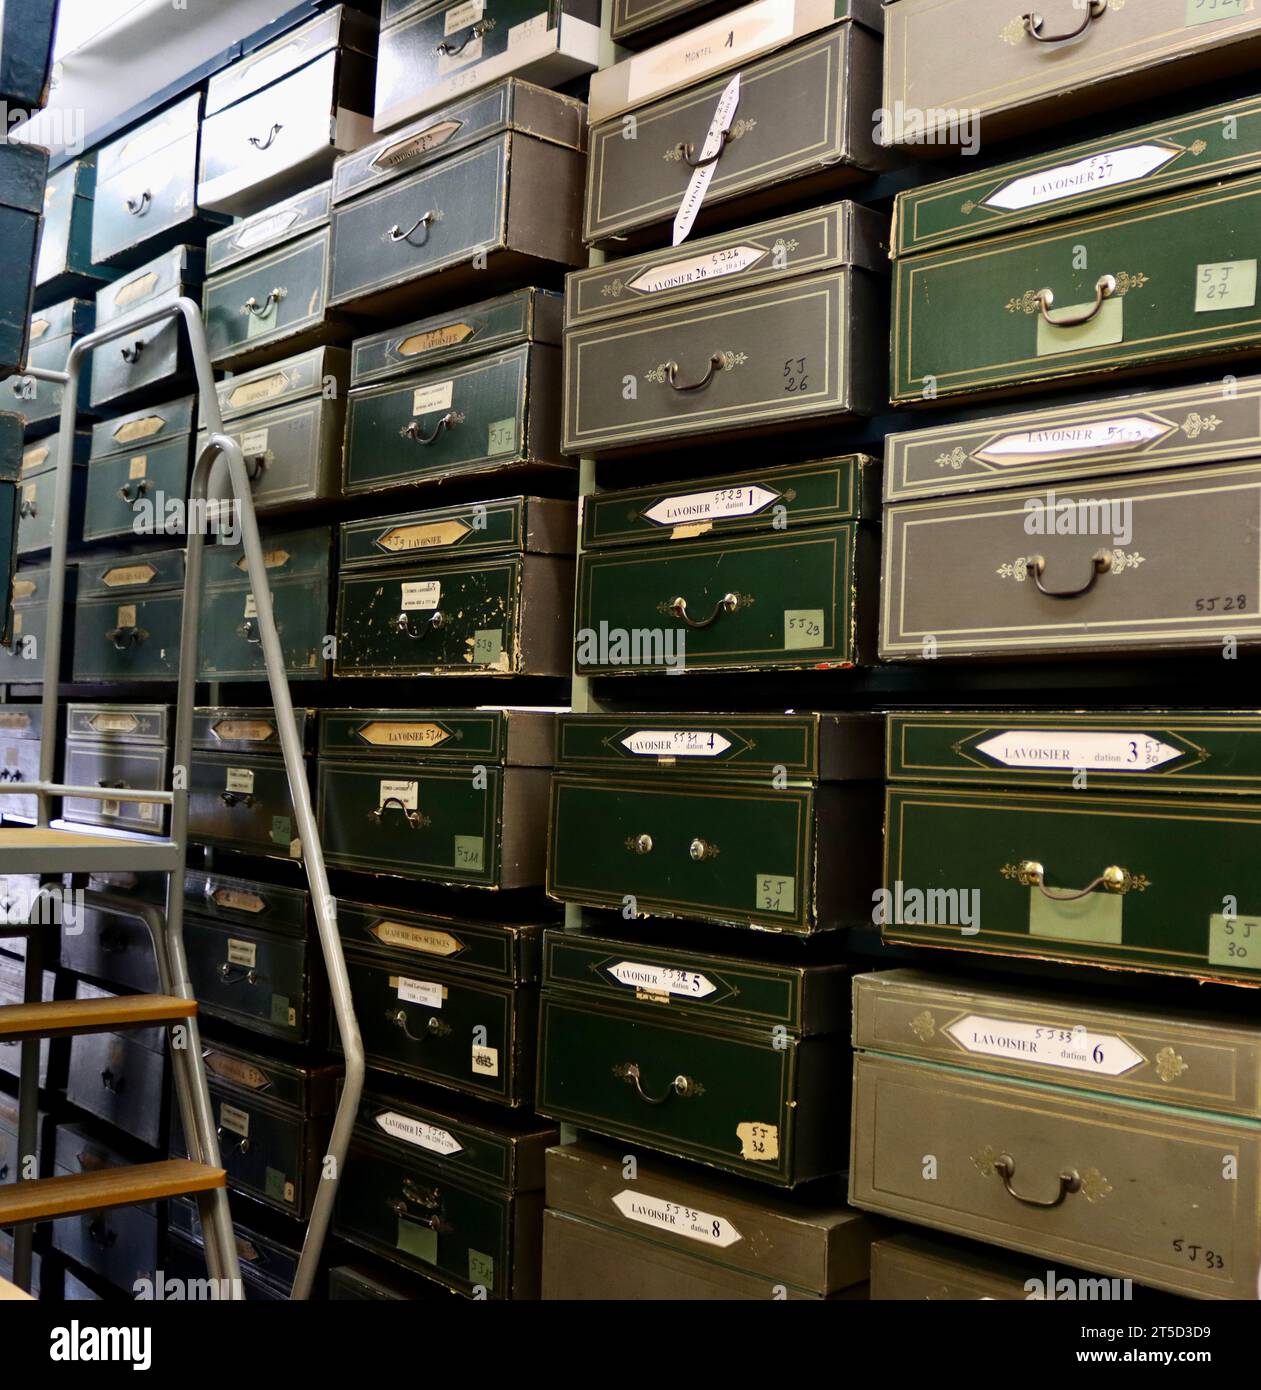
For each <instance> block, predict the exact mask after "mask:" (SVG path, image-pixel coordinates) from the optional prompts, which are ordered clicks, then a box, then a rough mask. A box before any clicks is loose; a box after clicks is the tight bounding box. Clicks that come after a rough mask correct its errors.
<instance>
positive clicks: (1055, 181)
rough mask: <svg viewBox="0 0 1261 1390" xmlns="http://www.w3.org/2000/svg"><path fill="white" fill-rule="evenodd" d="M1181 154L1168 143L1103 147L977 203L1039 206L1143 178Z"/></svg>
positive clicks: (1004, 207)
mask: <svg viewBox="0 0 1261 1390" xmlns="http://www.w3.org/2000/svg"><path fill="white" fill-rule="evenodd" d="M1181 153H1182V151H1181V150H1180V149H1175V148H1174V147H1173V146H1171V145H1155V144H1143V145H1123V146H1122V147H1121V148H1120V149H1116V150H1103V151H1101V152H1100V153H1099V154H1092V155H1087V156H1086V157H1085V158H1084V159H1075V160H1073V161H1072V162H1071V163H1068V164H1053V165H1051V166H1050V167H1049V168H1047V169H1039V170H1038V171H1037V172H1036V173H1033V174H1022V175H1021V177H1020V178H1018V179H1012V180H1011V181H1010V182H1008V183H1004V184H1000V185H999V186H998V187H997V188H996V189H995V190H994V191H993V193H989V194H987V195H986V196H985V197H984V198H982V199H981V206H982V207H988V208H1000V209H1002V210H1003V211H1004V212H1018V211H1020V210H1021V209H1023V208H1037V207H1042V206H1043V205H1044V204H1046V203H1057V202H1059V201H1060V199H1062V198H1076V197H1077V196H1078V195H1079V194H1082V193H1092V192H1094V191H1095V190H1096V189H1099V188H1116V187H1117V186H1118V185H1120V184H1126V183H1133V182H1134V181H1135V180H1136V179H1145V178H1146V177H1147V176H1148V175H1149V174H1154V173H1155V172H1156V170H1157V169H1163V168H1164V167H1165V165H1166V164H1168V163H1169V161H1170V160H1171V159H1177V157H1178V156H1179V155H1180V154H1181Z"/></svg>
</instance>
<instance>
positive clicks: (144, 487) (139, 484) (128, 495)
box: [118, 478, 153, 502]
mask: <svg viewBox="0 0 1261 1390" xmlns="http://www.w3.org/2000/svg"><path fill="white" fill-rule="evenodd" d="M152 486H153V484H152V483H151V482H150V481H149V479H148V478H140V479H138V480H137V481H136V482H134V483H124V484H123V485H122V487H120V488H119V489H118V495H119V496H120V497H121V498H122V499H123V501H124V502H138V501H139V500H140V498H142V497H143V496H144V495H145V493H146V492H148V491H149V489H150V488H151V487H152Z"/></svg>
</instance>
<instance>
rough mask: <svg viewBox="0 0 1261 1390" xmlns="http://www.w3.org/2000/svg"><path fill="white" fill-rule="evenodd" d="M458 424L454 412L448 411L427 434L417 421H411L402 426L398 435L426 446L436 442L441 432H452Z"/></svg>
mask: <svg viewBox="0 0 1261 1390" xmlns="http://www.w3.org/2000/svg"><path fill="white" fill-rule="evenodd" d="M459 423H460V421H459V418H458V417H457V416H456V414H455V412H454V411H453V410H448V411H447V413H446V414H445V415H444V416H443V417H442V419H441V420H439V421H438V423H437V424H436V425H435V426H434V427H433V429H432V431H431V432H430V433H429V434H426V433H425V431H424V429H423V428H422V427H421V424H420V421H419V420H413V421H412V422H411V424H410V425H404V426H403V428H402V429H401V430H400V431H399V433H400V434H401V435H402V436H403V438H404V439H410V440H412V441H413V442H414V443H416V444H423V445H425V446H428V445H430V444H434V443H436V442H437V439H438V436H439V435H440V434H441V433H442V431H443V430H453V429H454V428H455V427H456V425H458V424H459Z"/></svg>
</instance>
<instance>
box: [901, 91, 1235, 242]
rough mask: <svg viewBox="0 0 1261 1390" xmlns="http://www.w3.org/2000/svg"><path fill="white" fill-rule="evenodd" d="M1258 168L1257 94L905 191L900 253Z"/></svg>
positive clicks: (984, 235)
mask: <svg viewBox="0 0 1261 1390" xmlns="http://www.w3.org/2000/svg"><path fill="white" fill-rule="evenodd" d="M1259 168H1261V98H1258V97H1255V96H1252V97H1246V98H1244V99H1243V100H1242V101H1232V102H1226V103H1224V104H1223V105H1221V106H1212V107H1208V108H1207V109H1205V110H1202V111H1197V112H1194V113H1192V114H1191V115H1189V116H1178V117H1172V118H1168V117H1167V118H1165V119H1164V120H1160V121H1153V122H1152V123H1151V124H1149V125H1143V126H1137V127H1135V128H1134V129H1133V130H1125V131H1121V132H1120V133H1119V134H1116V135H1109V136H1105V137H1103V138H1101V139H1097V140H1086V141H1083V142H1082V143H1081V144H1077V145H1068V146H1066V147H1065V148H1063V149H1059V150H1052V151H1050V152H1048V153H1046V154H1041V155H1036V156H1032V157H1029V158H1025V159H1017V160H1012V161H1011V162H1010V163H1007V164H999V165H990V166H989V167H988V168H987V169H984V170H981V171H979V172H977V173H969V174H964V175H961V176H960V177H959V178H953V179H943V180H941V181H940V182H938V183H930V184H925V185H923V186H922V187H919V188H911V189H907V190H905V191H904V192H901V193H899V194H898V195H897V199H896V201H895V203H894V216H893V228H894V231H893V255H894V256H895V257H897V256H907V255H910V254H912V253H914V252H917V251H928V250H935V249H936V248H938V247H942V246H949V245H951V244H954V243H962V242H968V241H975V240H977V239H979V238H981V237H986V236H994V235H996V234H997V233H999V232H1011V231H1017V230H1019V229H1021V228H1024V227H1031V226H1035V225H1037V224H1039V223H1044V222H1050V221H1054V220H1056V219H1057V218H1061V217H1069V216H1073V215H1076V214H1079V213H1085V212H1098V211H1101V210H1102V209H1104V208H1108V207H1115V206H1117V205H1119V204H1122V203H1129V202H1133V201H1135V200H1136V199H1139V198H1151V197H1155V196H1156V195H1157V194H1159V193H1168V192H1171V191H1173V190H1175V189H1182V188H1187V187H1190V186H1192V185H1194V184H1197V183H1207V182H1209V181H1210V180H1212V181H1214V182H1215V181H1218V180H1220V179H1223V178H1227V177H1229V176H1231V175H1233V174H1243V173H1251V172H1255V171H1256V170H1257V169H1259Z"/></svg>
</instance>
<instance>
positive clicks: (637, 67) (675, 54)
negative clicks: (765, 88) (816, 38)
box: [626, 0, 795, 106]
mask: <svg viewBox="0 0 1261 1390" xmlns="http://www.w3.org/2000/svg"><path fill="white" fill-rule="evenodd" d="M794 8H795V6H794V3H793V0H760V3H758V4H754V5H746V6H744V8H743V9H740V10H737V11H736V12H735V13H734V14H730V15H726V16H724V17H723V18H722V19H715V20H712V21H711V22H710V23H708V24H701V25H699V26H698V27H697V28H695V29H689V30H688V31H687V33H685V34H680V35H679V36H678V37H677V38H673V39H667V40H666V41H665V42H664V43H659V44H657V45H656V46H655V47H653V48H650V49H649V50H648V51H647V52H646V53H641V54H639V55H638V56H636V57H634V58H632V59H631V60H630V69H629V71H628V72H627V76H626V98H627V102H626V104H627V105H628V106H634V105H636V104H637V102H638V101H639V100H640V98H642V97H649V96H655V95H657V93H658V92H659V91H660V90H661V89H662V87H663V85H664V86H671V87H672V86H675V85H678V79H679V78H680V77H682V78H683V80H684V81H685V82H687V83H693V82H699V81H700V79H701V78H702V77H705V76H707V75H708V74H709V73H711V72H717V71H719V70H721V69H722V68H727V67H730V66H731V65H732V64H733V63H738V62H740V61H741V60H742V59H744V58H746V57H747V56H749V55H750V54H752V53H760V52H761V51H762V50H763V49H766V48H769V47H771V46H772V45H774V44H777V43H781V42H783V40H785V39H788V38H791V37H792V29H793V10H794Z"/></svg>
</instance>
